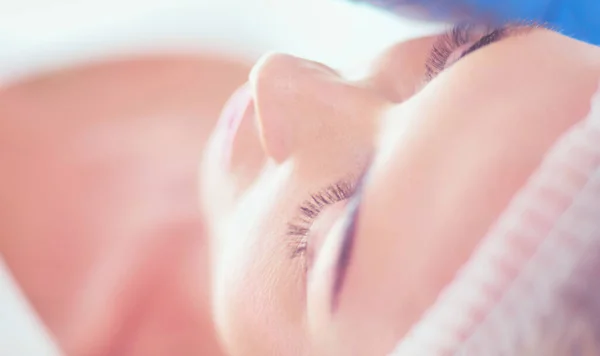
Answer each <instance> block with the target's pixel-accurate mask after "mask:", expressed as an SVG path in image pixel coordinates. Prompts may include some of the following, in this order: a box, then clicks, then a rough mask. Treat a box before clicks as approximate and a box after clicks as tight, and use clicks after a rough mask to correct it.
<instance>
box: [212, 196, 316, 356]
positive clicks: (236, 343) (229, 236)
mask: <svg viewBox="0 0 600 356" xmlns="http://www.w3.org/2000/svg"><path fill="white" fill-rule="evenodd" d="M252 206H255V205H253V204H252ZM242 210H244V212H246V213H247V210H245V209H242ZM254 210H256V209H254ZM239 215H241V216H237V217H234V219H230V220H229V221H225V222H224V225H226V226H227V228H228V231H225V232H224V233H222V234H221V235H218V236H216V240H218V241H213V244H218V247H217V248H216V249H215V248H213V256H212V261H213V262H212V267H213V268H212V274H213V292H212V294H213V306H214V309H213V310H214V316H215V320H216V323H217V328H218V331H219V333H220V336H221V338H222V340H223V341H224V343H225V344H226V348H227V349H228V351H229V352H230V353H231V354H232V355H234V356H238V355H239V356H246V355H248V356H253V355H257V356H258V355H299V354H302V352H303V350H304V348H305V346H306V345H305V343H304V331H303V320H304V309H303V305H304V302H303V296H304V290H303V279H302V277H301V276H302V274H301V273H302V271H301V268H300V266H299V265H298V264H295V263H292V261H291V260H290V258H289V256H290V250H289V248H288V247H289V246H288V244H286V243H283V242H285V241H282V240H283V237H282V235H281V234H275V233H273V226H271V225H270V224H271V223H272V224H276V221H277V219H276V218H272V217H271V219H265V218H264V217H265V216H262V215H260V216H259V215H253V216H252V217H251V218H250V217H249V216H245V217H244V216H243V215H244V214H243V213H240V214H239ZM246 215H247V214H246ZM269 216H270V215H269ZM242 217H243V218H242ZM226 230H227V229H226Z"/></svg>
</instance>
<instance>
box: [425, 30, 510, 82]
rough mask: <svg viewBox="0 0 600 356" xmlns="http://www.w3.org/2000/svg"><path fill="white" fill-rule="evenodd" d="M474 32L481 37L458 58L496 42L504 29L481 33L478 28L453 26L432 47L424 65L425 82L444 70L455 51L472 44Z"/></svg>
mask: <svg viewBox="0 0 600 356" xmlns="http://www.w3.org/2000/svg"><path fill="white" fill-rule="evenodd" d="M475 30H478V32H480V33H481V34H482V35H481V36H479V39H478V40H477V41H476V42H475V43H474V44H473V45H472V46H471V47H469V48H468V49H466V50H465V51H464V52H463V53H461V55H460V58H462V57H464V56H465V55H467V54H469V53H471V52H474V51H475V50H477V49H480V48H482V47H484V46H486V45H488V44H491V43H493V42H496V41H498V40H499V39H501V38H502V35H503V33H504V31H505V29H504V28H495V29H484V31H481V30H480V28H479V27H477V26H475V25H469V24H461V25H457V26H455V27H454V28H452V29H451V30H450V31H448V32H446V33H445V34H444V35H442V36H440V37H439V38H438V40H437V41H436V42H435V44H434V45H433V48H432V49H431V53H430V55H429V58H428V59H427V62H426V63H425V68H426V71H425V73H426V74H425V76H426V81H430V80H431V79H433V78H435V77H436V76H437V75H438V74H439V73H441V72H442V71H443V70H444V69H446V64H447V62H448V59H449V58H450V56H451V55H452V53H454V51H455V50H457V49H458V48H460V47H461V46H464V45H466V44H469V43H470V42H473V40H474V38H473V35H474V31H475Z"/></svg>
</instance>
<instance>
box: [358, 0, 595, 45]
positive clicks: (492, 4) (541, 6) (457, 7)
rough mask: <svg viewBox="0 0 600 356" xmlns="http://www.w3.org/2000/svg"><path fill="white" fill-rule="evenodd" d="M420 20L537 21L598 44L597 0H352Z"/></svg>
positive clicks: (487, 22) (496, 23)
mask: <svg viewBox="0 0 600 356" xmlns="http://www.w3.org/2000/svg"><path fill="white" fill-rule="evenodd" d="M355 1H356V2H367V3H371V4H374V5H376V6H380V7H384V8H388V9H390V10H392V11H394V12H396V13H398V14H400V15H406V16H411V17H418V18H422V19H434V20H446V21H448V20H449V21H471V22H476V23H486V24H492V25H498V24H503V23H506V22H513V21H536V22H539V23H544V24H548V25H550V26H552V28H554V29H556V30H557V31H560V32H562V33H563V34H565V35H567V36H570V37H573V38H576V39H578V40H581V41H584V42H588V43H591V44H595V45H600V0H355Z"/></svg>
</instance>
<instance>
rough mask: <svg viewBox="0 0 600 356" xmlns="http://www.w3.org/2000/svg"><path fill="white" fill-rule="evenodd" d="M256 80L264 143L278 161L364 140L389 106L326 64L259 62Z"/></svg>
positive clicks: (280, 57)
mask: <svg viewBox="0 0 600 356" xmlns="http://www.w3.org/2000/svg"><path fill="white" fill-rule="evenodd" d="M250 82H251V85H252V87H253V91H254V100H255V102H254V104H255V113H256V119H257V121H256V122H257V123H258V128H259V133H260V138H261V143H262V145H263V149H264V151H265V152H266V153H267V155H268V156H270V157H271V158H272V159H274V160H275V161H276V162H282V161H285V160H286V159H288V158H290V157H295V156H298V155H315V154H316V155H318V154H320V153H319V152H320V151H321V150H323V149H330V148H331V144H332V142H336V141H339V140H344V141H348V143H349V142H352V140H362V139H363V138H361V137H359V136H366V135H368V134H369V133H370V132H372V131H373V127H372V126H373V122H372V119H371V118H372V117H373V116H374V110H377V109H378V108H380V107H381V106H382V104H383V102H384V99H383V98H381V97H379V96H377V94H376V93H375V92H373V91H372V90H369V89H367V88H366V87H361V86H360V85H356V84H354V83H350V82H348V81H345V80H344V79H343V78H342V77H340V75H339V74H338V73H337V72H336V71H335V70H333V69H331V68H329V67H327V66H325V65H323V64H320V63H317V62H313V61H308V60H303V59H300V58H297V57H293V56H290V55H284V54H279V53H273V54H269V55H266V56H264V57H263V58H262V59H261V60H259V62H258V63H257V64H256V66H255V67H254V69H253V70H252V72H251V74H250Z"/></svg>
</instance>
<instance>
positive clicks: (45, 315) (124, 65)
mask: <svg viewBox="0 0 600 356" xmlns="http://www.w3.org/2000/svg"><path fill="white" fill-rule="evenodd" d="M248 69H249V67H248V66H247V65H246V64H245V63H243V62H235V61H231V60H228V59H227V58H224V57H219V56H212V55H198V56H183V55H182V56H177V55H173V56H146V57H140V58H129V59H122V60H113V61H109V62H98V63H93V64H87V65H84V66H80V67H75V68H67V69H64V70H61V71H57V72H52V73H47V74H44V75H41V76H36V77H32V78H28V79H26V80H23V81H21V82H18V83H14V84H11V85H9V86H6V87H4V88H2V89H0V172H1V174H0V176H1V177H2V178H0V182H1V184H0V201H1V202H2V203H1V204H0V253H1V254H2V257H3V258H4V259H5V260H6V263H7V264H8V266H9V268H10V270H11V272H12V273H13V275H14V276H15V278H16V280H17V282H18V283H19V285H20V286H21V287H22V289H23V291H24V292H25V294H26V295H27V297H28V298H29V301H30V302H31V304H32V305H33V307H34V308H35V310H36V311H37V312H38V314H39V315H40V317H41V319H42V320H43V322H44V323H45V324H46V325H47V326H48V327H49V330H50V331H51V332H52V333H53V334H54V335H55V337H56V339H57V341H58V343H59V345H60V346H61V348H62V349H63V350H64V352H65V354H66V355H78V356H85V355H89V356H102V355H106V356H108V355H110V356H117V355H127V356H130V355H140V356H142V355H143V356H152V355H157V356H158V355H161V356H162V355H182V356H185V355H208V356H212V355H214V356H219V355H222V353H221V351H220V347H219V345H218V342H217V340H216V337H215V333H214V328H213V324H212V321H211V315H210V303H209V300H208V298H209V293H208V270H207V268H208V264H207V248H206V240H205V235H204V223H203V221H202V218H201V215H200V213H199V211H198V210H199V209H198V205H197V196H198V195H197V167H198V162H199V160H200V158H201V154H202V153H201V152H202V148H203V147H204V143H205V140H206V138H207V137H208V135H209V133H210V130H212V128H213V125H214V122H215V120H216V119H217V117H218V115H219V112H220V110H221V107H222V105H223V103H224V102H225V100H226V98H227V96H228V95H229V93H230V92H231V91H232V90H233V89H234V88H235V87H237V86H238V85H240V83H242V82H243V81H244V80H245V78H246V77H247V75H248Z"/></svg>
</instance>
